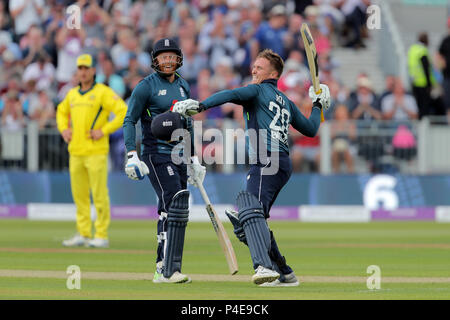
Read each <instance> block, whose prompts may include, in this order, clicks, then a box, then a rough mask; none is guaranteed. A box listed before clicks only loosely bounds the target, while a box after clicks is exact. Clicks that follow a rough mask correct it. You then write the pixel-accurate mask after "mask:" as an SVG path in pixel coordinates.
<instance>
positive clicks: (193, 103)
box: [171, 99, 199, 116]
mask: <svg viewBox="0 0 450 320" xmlns="http://www.w3.org/2000/svg"><path fill="white" fill-rule="evenodd" d="M198 109H199V103H198V101H197V100H193V99H187V100H183V101H178V102H176V103H175V104H174V105H173V107H172V108H171V111H172V112H178V113H179V114H181V115H183V116H191V115H194V114H196V113H198Z"/></svg>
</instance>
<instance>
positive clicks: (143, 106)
mask: <svg viewBox="0 0 450 320" xmlns="http://www.w3.org/2000/svg"><path fill="white" fill-rule="evenodd" d="M189 97H190V88H189V85H188V83H187V82H186V80H184V79H183V78H181V77H180V76H179V75H178V74H175V81H174V82H172V83H171V82H169V81H168V80H166V79H165V78H164V77H162V76H160V75H159V74H158V73H153V74H151V75H149V76H147V77H145V78H144V79H143V80H142V81H141V82H139V84H138V85H137V86H136V88H134V90H133V92H132V94H131V98H130V100H129V103H128V110H127V114H126V116H125V119H124V122H123V134H124V139H125V146H126V148H127V152H128V151H132V150H136V129H135V125H136V123H137V122H138V121H139V119H140V120H141V127H142V152H141V153H142V154H156V153H162V154H170V153H171V151H172V149H173V148H174V146H175V145H176V144H177V142H171V143H168V142H166V141H163V140H159V139H156V138H155V137H154V136H153V134H152V131H151V122H152V118H153V117H155V116H157V115H159V114H161V113H164V112H166V111H167V110H169V109H170V107H171V106H172V105H173V104H174V103H175V102H176V101H182V100H186V99H189ZM187 121H188V124H187V129H188V130H189V131H190V132H191V139H193V133H192V125H191V119H188V120H187Z"/></svg>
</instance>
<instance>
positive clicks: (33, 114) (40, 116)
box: [28, 89, 56, 129]
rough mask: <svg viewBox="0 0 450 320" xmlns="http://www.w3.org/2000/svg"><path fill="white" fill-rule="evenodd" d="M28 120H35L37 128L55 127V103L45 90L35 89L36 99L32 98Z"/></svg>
mask: <svg viewBox="0 0 450 320" xmlns="http://www.w3.org/2000/svg"><path fill="white" fill-rule="evenodd" d="M28 114H29V118H30V120H34V121H37V123H38V125H39V129H44V128H47V127H55V121H52V120H55V119H56V118H55V104H54V103H53V101H52V100H51V99H50V98H49V96H48V94H47V92H46V91H45V90H42V89H41V90H38V91H37V99H35V100H33V102H32V103H31V104H30V109H29V110H28Z"/></svg>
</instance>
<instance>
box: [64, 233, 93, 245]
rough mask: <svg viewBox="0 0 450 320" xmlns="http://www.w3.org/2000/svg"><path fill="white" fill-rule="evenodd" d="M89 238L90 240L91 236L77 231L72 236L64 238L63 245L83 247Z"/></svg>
mask: <svg viewBox="0 0 450 320" xmlns="http://www.w3.org/2000/svg"><path fill="white" fill-rule="evenodd" d="M89 240H90V239H89V238H87V237H83V236H82V235H80V234H78V233H77V234H76V235H74V236H73V237H72V238H70V239H67V240H64V241H63V242H62V245H63V246H64V247H81V246H84V245H86V244H87V243H88V241H89Z"/></svg>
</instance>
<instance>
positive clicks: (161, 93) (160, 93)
mask: <svg viewBox="0 0 450 320" xmlns="http://www.w3.org/2000/svg"><path fill="white" fill-rule="evenodd" d="M166 94H167V90H166V89H164V90H159V92H158V96H165V95H166Z"/></svg>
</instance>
